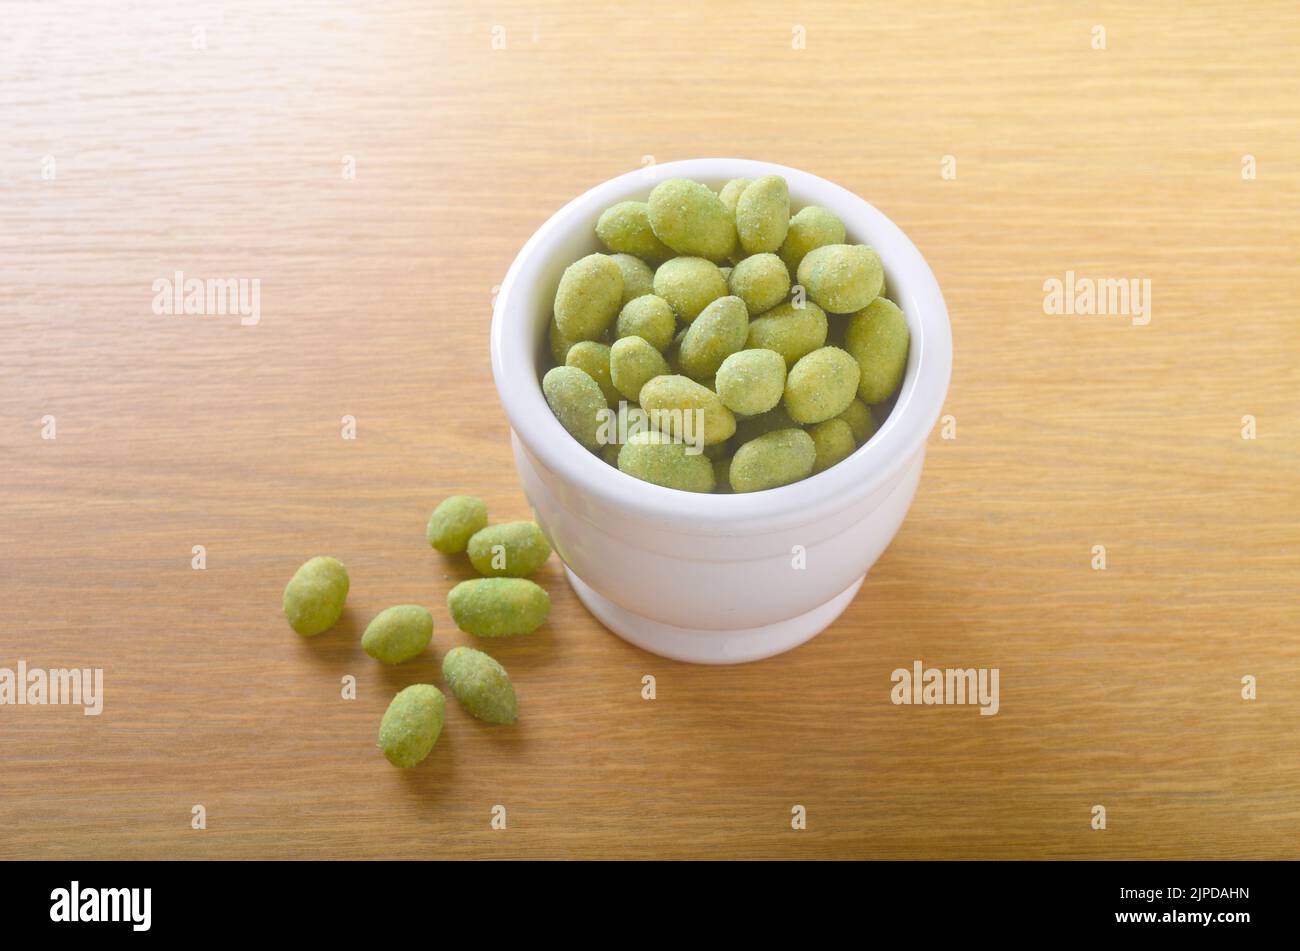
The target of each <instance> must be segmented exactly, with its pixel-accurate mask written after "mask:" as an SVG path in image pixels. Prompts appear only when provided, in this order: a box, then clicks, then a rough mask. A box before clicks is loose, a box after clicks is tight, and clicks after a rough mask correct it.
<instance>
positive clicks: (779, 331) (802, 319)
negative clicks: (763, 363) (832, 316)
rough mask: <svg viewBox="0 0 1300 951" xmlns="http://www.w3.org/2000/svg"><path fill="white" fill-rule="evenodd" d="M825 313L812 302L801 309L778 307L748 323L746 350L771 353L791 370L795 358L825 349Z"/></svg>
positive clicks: (806, 302)
mask: <svg viewBox="0 0 1300 951" xmlns="http://www.w3.org/2000/svg"><path fill="white" fill-rule="evenodd" d="M828 326H829V325H828V324H827V322H826V312H825V311H824V310H822V309H821V308H820V307H818V306H817V305H816V304H814V303H813V302H812V301H804V304H803V306H802V307H796V306H794V304H792V303H787V304H778V305H777V306H776V307H773V308H772V309H771V310H769V311H768V312H767V313H765V314H760V315H759V316H757V317H755V318H754V319H753V320H751V321H750V322H749V337H748V339H747V340H746V341H745V349H747V350H775V351H776V352H777V353H779V354H781V356H783V357H784V358H785V365H786V366H787V367H792V366H794V365H795V363H797V362H798V360H799V358H800V357H802V356H804V355H805V354H809V353H812V352H813V351H814V350H816V349H817V348H818V347H821V346H823V345H825V343H826V332H827V328H828Z"/></svg>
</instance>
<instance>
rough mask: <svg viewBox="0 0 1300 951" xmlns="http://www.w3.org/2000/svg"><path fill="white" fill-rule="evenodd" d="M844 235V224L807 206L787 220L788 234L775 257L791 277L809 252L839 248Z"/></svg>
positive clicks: (835, 217)
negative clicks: (778, 258) (829, 246)
mask: <svg viewBox="0 0 1300 951" xmlns="http://www.w3.org/2000/svg"><path fill="white" fill-rule="evenodd" d="M844 235H845V231H844V222H842V221H840V219H839V217H838V216H837V215H836V214H835V213H834V212H832V211H828V210H827V209H825V208H822V207H820V206H819V205H809V206H808V207H807V208H804V209H802V210H801V211H800V212H799V213H798V214H796V215H795V216H794V217H793V218H791V219H790V230H789V231H787V232H786V235H785V240H784V241H782V242H781V247H780V248H779V249H778V250H777V252H776V253H777V254H779V255H780V256H781V260H782V261H784V262H785V266H786V267H787V268H789V269H790V273H791V274H795V273H797V272H798V270H799V263H800V262H801V261H803V259H804V255H806V254H807V253H808V252H809V251H812V250H813V249H815V248H824V247H825V246H826V245H828V244H843V243H844Z"/></svg>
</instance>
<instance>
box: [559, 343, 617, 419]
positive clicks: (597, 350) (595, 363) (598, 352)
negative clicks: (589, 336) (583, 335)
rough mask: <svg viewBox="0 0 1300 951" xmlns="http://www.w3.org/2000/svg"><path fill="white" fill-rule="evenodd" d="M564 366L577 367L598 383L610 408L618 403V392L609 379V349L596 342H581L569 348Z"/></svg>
mask: <svg viewBox="0 0 1300 951" xmlns="http://www.w3.org/2000/svg"><path fill="white" fill-rule="evenodd" d="M564 365H565V366H570V367H577V368H578V369H579V370H581V371H582V372H583V373H585V374H587V376H589V377H591V378H592V379H593V380H595V381H596V385H597V386H599V387H600V392H601V393H602V394H603V395H604V397H605V402H606V403H608V404H609V405H610V406H615V405H617V403H618V399H619V396H618V390H616V389H615V388H614V381H613V380H611V379H610V377H609V347H608V346H606V345H605V344H603V343H597V342H596V341H595V340H580V341H579V342H578V343H575V344H574V345H573V346H572V347H570V348H569V352H568V353H567V354H565V356H564Z"/></svg>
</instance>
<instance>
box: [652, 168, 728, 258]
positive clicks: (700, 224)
mask: <svg viewBox="0 0 1300 951" xmlns="http://www.w3.org/2000/svg"><path fill="white" fill-rule="evenodd" d="M647 205H648V206H649V215H650V227H651V228H652V229H653V230H654V233H655V237H657V238H658V239H659V240H660V241H662V242H663V243H664V244H666V245H668V247H670V248H672V249H673V250H674V251H676V252H677V253H678V254H687V255H694V256H697V257H702V258H708V259H709V260H711V261H723V260H725V259H726V258H727V255H729V254H731V252H732V249H733V248H735V246H736V224H735V222H734V221H732V220H731V216H730V215H729V214H727V209H726V206H724V205H723V204H722V201H721V200H720V199H719V198H718V196H717V195H715V194H714V193H713V192H712V191H711V190H710V189H709V188H708V187H706V186H704V185H701V184H700V183H699V182H693V181H690V180H689V179H685V178H670V179H668V180H667V181H664V182H660V183H659V184H658V185H656V186H655V187H654V189H653V190H652V191H651V192H650V200H649V201H648V202H647Z"/></svg>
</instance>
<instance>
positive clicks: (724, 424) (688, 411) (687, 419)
mask: <svg viewBox="0 0 1300 951" xmlns="http://www.w3.org/2000/svg"><path fill="white" fill-rule="evenodd" d="M641 408H642V409H643V410H645V411H646V413H647V414H648V417H649V419H648V421H649V424H650V425H651V426H652V427H653V428H655V429H658V430H660V431H662V432H665V433H667V434H668V435H669V436H676V437H677V438H678V439H680V440H682V441H683V442H687V443H690V442H698V441H699V440H700V439H701V438H702V439H703V443H704V445H706V446H711V445H713V444H714V443H719V442H723V441H725V440H727V439H730V438H731V436H732V434H733V433H735V431H736V417H735V416H734V415H732V412H731V410H729V409H727V407H725V406H723V405H722V400H720V399H718V394H717V393H715V392H713V391H712V390H711V389H709V388H708V387H707V386H701V385H700V384H699V383H696V382H695V381H694V380H692V379H691V378H690V377H685V376H657V377H655V378H654V379H653V380H650V381H649V382H648V383H646V385H645V386H643V387H641ZM697 411H698V414H697ZM701 416H702V417H703V430H704V431H703V433H701V432H700V431H699V428H698V427H699V425H700V421H701Z"/></svg>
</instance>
